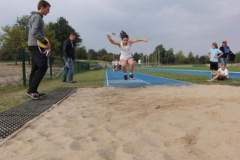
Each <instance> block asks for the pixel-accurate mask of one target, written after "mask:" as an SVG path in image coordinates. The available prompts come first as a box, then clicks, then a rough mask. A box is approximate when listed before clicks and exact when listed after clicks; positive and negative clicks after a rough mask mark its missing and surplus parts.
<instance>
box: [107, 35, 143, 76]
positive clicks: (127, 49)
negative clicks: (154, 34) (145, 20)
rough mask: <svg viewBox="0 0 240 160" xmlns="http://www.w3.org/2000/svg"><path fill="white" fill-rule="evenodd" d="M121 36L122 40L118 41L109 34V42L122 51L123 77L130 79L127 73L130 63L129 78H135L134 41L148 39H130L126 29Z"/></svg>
mask: <svg viewBox="0 0 240 160" xmlns="http://www.w3.org/2000/svg"><path fill="white" fill-rule="evenodd" d="M120 37H121V39H122V41H121V42H116V41H115V40H113V39H112V37H111V35H107V38H108V40H109V42H110V43H112V44H113V45H116V46H118V47H119V48H120V53H121V55H120V64H121V66H122V71H123V79H124V80H128V74H127V68H126V67H127V64H128V65H129V70H130V74H129V78H131V79H133V78H134V74H133V73H134V66H135V62H134V59H133V56H132V52H131V47H132V45H133V44H134V43H138V42H147V41H146V40H129V36H128V34H127V33H126V32H124V31H121V33H120Z"/></svg>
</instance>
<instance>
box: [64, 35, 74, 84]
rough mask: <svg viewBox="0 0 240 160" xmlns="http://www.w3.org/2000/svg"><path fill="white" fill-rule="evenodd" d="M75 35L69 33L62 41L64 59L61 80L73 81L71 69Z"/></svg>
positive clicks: (72, 68)
mask: <svg viewBox="0 0 240 160" xmlns="http://www.w3.org/2000/svg"><path fill="white" fill-rule="evenodd" d="M75 39H76V35H75V34H74V33H71V34H70V35H69V37H68V39H67V40H66V41H65V42H64V43H63V60H64V63H65V65H64V76H63V82H66V83H73V82H74V81H73V71H74V60H75V44H74V41H75Z"/></svg>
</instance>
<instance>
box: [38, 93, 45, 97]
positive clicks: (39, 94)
mask: <svg viewBox="0 0 240 160" xmlns="http://www.w3.org/2000/svg"><path fill="white" fill-rule="evenodd" d="M36 94H37V95H38V97H42V96H46V95H47V94H46V93H39V92H36Z"/></svg>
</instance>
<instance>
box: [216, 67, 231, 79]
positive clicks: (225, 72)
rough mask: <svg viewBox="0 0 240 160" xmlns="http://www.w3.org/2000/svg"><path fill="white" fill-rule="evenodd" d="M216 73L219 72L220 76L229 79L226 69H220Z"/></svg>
mask: <svg viewBox="0 0 240 160" xmlns="http://www.w3.org/2000/svg"><path fill="white" fill-rule="evenodd" d="M218 72H220V73H221V74H222V75H224V76H226V77H227V78H229V72H228V69H227V68H225V69H224V70H223V69H222V68H219V69H218Z"/></svg>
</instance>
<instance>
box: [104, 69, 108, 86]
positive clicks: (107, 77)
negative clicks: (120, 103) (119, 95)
mask: <svg viewBox="0 0 240 160" xmlns="http://www.w3.org/2000/svg"><path fill="white" fill-rule="evenodd" d="M105 74H106V82H107V87H109V80H108V73H107V70H106V71H105Z"/></svg>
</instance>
